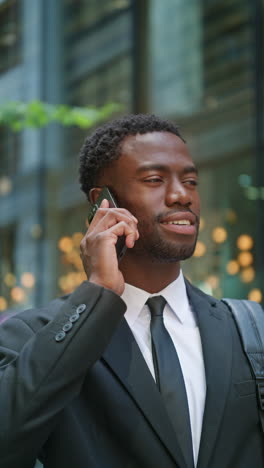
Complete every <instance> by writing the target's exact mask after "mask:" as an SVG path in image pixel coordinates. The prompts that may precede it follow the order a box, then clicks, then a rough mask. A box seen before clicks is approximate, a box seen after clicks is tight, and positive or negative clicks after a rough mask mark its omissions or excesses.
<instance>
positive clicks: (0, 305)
mask: <svg viewBox="0 0 264 468" xmlns="http://www.w3.org/2000/svg"><path fill="white" fill-rule="evenodd" d="M6 309H7V301H6V299H5V298H4V297H3V296H0V310H1V312H3V311H4V310H6Z"/></svg>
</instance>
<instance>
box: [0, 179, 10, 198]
mask: <svg viewBox="0 0 264 468" xmlns="http://www.w3.org/2000/svg"><path fill="white" fill-rule="evenodd" d="M11 190H12V181H11V179H9V177H6V176H3V177H0V195H8V194H9V193H10V192H11Z"/></svg>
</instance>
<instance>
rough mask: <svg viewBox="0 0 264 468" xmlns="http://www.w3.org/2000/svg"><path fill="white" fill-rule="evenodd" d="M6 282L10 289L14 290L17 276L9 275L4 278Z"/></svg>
mask: <svg viewBox="0 0 264 468" xmlns="http://www.w3.org/2000/svg"><path fill="white" fill-rule="evenodd" d="M4 282H5V284H6V285H7V286H8V287H9V288H12V286H15V284H16V277H15V275H13V273H7V274H6V275H5V277H4Z"/></svg>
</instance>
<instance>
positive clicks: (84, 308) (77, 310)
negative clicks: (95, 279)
mask: <svg viewBox="0 0 264 468" xmlns="http://www.w3.org/2000/svg"><path fill="white" fill-rule="evenodd" d="M85 310H86V305H85V304H80V305H79V306H78V307H77V309H76V312H77V313H78V314H82V313H83V312H84V311H85Z"/></svg>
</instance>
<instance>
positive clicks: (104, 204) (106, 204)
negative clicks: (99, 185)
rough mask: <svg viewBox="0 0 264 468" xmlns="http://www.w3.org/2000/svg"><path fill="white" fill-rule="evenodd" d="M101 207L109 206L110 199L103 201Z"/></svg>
mask: <svg viewBox="0 0 264 468" xmlns="http://www.w3.org/2000/svg"><path fill="white" fill-rule="evenodd" d="M100 208H109V201H108V200H107V199H106V198H104V199H103V200H102V201H101V204H100Z"/></svg>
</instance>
